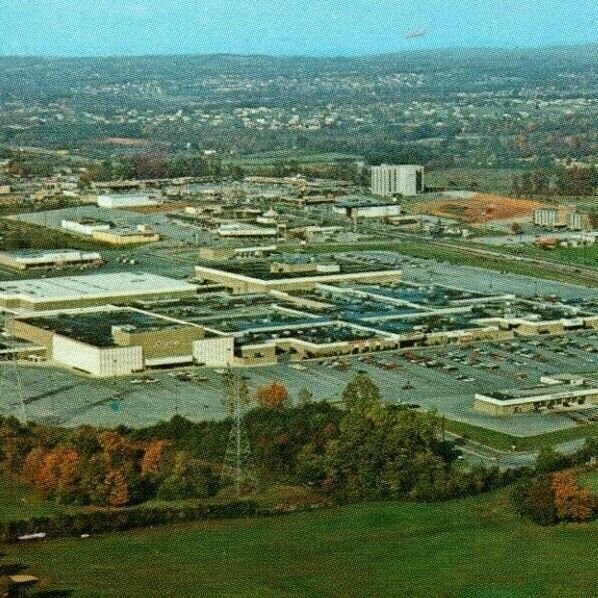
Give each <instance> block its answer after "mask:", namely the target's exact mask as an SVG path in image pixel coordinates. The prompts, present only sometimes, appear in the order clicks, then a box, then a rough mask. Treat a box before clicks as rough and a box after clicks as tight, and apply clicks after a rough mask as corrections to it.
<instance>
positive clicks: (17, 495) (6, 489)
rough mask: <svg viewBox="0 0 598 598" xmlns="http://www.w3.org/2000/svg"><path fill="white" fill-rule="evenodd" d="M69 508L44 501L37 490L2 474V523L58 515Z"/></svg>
mask: <svg viewBox="0 0 598 598" xmlns="http://www.w3.org/2000/svg"><path fill="white" fill-rule="evenodd" d="M67 510H69V507H65V506H63V505H59V504H58V503H55V502H51V501H48V500H44V499H43V497H42V496H41V495H40V494H39V493H37V492H36V491H35V490H33V489H31V488H30V487H28V486H23V485H22V484H20V483H19V482H18V481H17V480H16V479H15V478H14V477H13V476H10V475H8V474H5V473H0V521H10V520H13V519H28V518H30V517H43V516H50V515H56V514H58V513H63V512H65V511H67Z"/></svg>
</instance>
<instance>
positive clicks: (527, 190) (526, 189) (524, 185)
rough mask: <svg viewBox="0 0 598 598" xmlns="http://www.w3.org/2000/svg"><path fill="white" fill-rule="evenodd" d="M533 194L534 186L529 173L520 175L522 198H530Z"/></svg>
mask: <svg viewBox="0 0 598 598" xmlns="http://www.w3.org/2000/svg"><path fill="white" fill-rule="evenodd" d="M533 192H534V184H533V181H532V174H531V172H524V173H523V174H522V175H521V194H522V195H523V196H524V197H531V196H532V194H533Z"/></svg>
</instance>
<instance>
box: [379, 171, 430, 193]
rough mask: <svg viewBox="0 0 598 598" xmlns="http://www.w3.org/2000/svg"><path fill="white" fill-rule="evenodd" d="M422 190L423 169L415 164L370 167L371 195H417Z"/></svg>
mask: <svg viewBox="0 0 598 598" xmlns="http://www.w3.org/2000/svg"><path fill="white" fill-rule="evenodd" d="M423 190H424V167H423V166H418V165H416V164H400V165H389V164H382V165H381V166H372V193H373V194H374V195H381V196H383V197H389V196H393V195H402V196H403V197H408V196H410V195H417V194H418V193H421V192H422V191H423Z"/></svg>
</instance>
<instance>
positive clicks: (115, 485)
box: [103, 469, 130, 507]
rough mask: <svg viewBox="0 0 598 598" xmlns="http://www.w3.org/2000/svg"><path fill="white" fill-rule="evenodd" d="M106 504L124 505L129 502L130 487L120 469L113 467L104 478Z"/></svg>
mask: <svg viewBox="0 0 598 598" xmlns="http://www.w3.org/2000/svg"><path fill="white" fill-rule="evenodd" d="M103 493H104V496H105V504H106V505H108V506H110V507H124V506H125V505H127V504H128V502H129V497H130V487H129V484H128V482H127V480H126V478H125V476H124V474H123V472H122V471H120V470H119V469H111V470H110V471H109V472H108V473H107V475H106V478H105V479H104V483H103Z"/></svg>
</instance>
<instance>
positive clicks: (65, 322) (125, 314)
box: [22, 309, 193, 347]
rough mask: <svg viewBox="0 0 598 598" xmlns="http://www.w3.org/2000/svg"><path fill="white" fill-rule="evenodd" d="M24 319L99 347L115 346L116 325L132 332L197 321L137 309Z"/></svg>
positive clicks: (45, 328) (186, 324) (156, 329)
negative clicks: (182, 319)
mask: <svg viewBox="0 0 598 598" xmlns="http://www.w3.org/2000/svg"><path fill="white" fill-rule="evenodd" d="M22 321H24V322H27V324H30V325H31V326H36V327H37V328H42V329H43V330H47V331H50V332H54V333H56V334H60V335H61V336H66V337H68V338H71V339H73V340H77V341H81V342H84V343H87V344H91V345H94V346H96V347H113V346H115V342H114V328H115V327H119V328H123V329H125V330H127V331H128V332H155V331H159V330H166V329H171V330H172V329H180V328H188V327H190V326H193V324H188V323H185V322H177V321H176V320H172V319H170V318H164V317H161V316H157V315H154V314H152V313H149V312H143V311H138V310H134V309H118V310H116V309H110V310H104V311H86V312H79V313H56V314H52V315H46V316H38V317H32V318H24V319H23V320H22Z"/></svg>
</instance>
